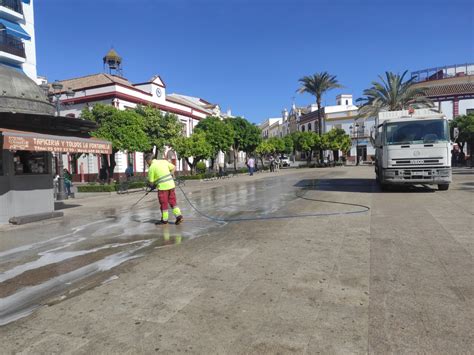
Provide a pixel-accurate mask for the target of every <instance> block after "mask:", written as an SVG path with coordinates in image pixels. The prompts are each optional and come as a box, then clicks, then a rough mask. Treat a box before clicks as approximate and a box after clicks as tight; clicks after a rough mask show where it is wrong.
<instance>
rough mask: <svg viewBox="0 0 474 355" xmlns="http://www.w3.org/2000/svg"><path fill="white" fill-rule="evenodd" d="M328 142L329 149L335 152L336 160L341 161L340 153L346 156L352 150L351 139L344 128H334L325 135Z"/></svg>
mask: <svg viewBox="0 0 474 355" xmlns="http://www.w3.org/2000/svg"><path fill="white" fill-rule="evenodd" d="M323 138H325V139H324V141H327V148H324V149H329V150H332V151H333V155H334V160H336V161H337V160H339V151H342V152H343V153H344V154H345V153H346V152H347V151H348V150H349V149H350V148H351V146H352V140H351V137H350V136H349V135H348V134H347V133H346V132H345V131H344V130H343V129H342V128H333V129H331V130H330V131H329V132H327V133H325V134H324V135H323Z"/></svg>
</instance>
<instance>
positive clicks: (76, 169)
mask: <svg viewBox="0 0 474 355" xmlns="http://www.w3.org/2000/svg"><path fill="white" fill-rule="evenodd" d="M112 60H114V62H112ZM104 63H105V64H106V65H107V66H109V68H110V65H112V68H110V70H109V73H99V74H93V75H88V76H84V77H79V78H72V79H66V80H61V81H59V82H58V83H60V84H61V85H62V90H61V91H60V92H56V93H55V94H56V95H58V97H59V101H60V105H59V109H60V115H62V116H67V117H76V118H77V117H80V115H81V112H82V110H83V109H91V108H92V107H93V106H94V105H95V104H98V103H101V104H104V105H112V106H114V107H116V108H117V109H119V110H127V109H134V108H135V107H137V105H144V106H147V105H149V106H153V107H155V108H158V109H160V110H161V111H163V112H167V113H173V114H175V115H176V116H177V117H178V120H179V122H181V124H182V127H183V135H184V136H187V137H189V136H190V135H191V134H192V133H193V131H194V127H195V126H196V125H197V124H198V123H199V121H200V120H201V119H204V118H206V117H208V116H217V117H221V118H227V117H231V113H230V112H227V113H222V112H221V110H220V107H219V105H216V104H212V103H210V102H208V101H206V100H203V99H201V98H198V97H192V96H186V95H181V94H175V93H171V94H168V93H167V87H166V84H165V82H164V81H163V80H162V79H161V77H160V76H158V75H155V76H153V77H152V78H151V79H150V80H149V81H146V82H142V83H132V82H130V81H129V80H127V79H126V78H124V77H123V76H121V75H120V74H121V70H120V63H121V58H120V57H119V56H118V54H117V53H116V52H115V51H114V50H111V51H109V53H107V55H106V56H105V57H104ZM50 90H51V92H52V93H53V89H52V85H51V89H50ZM166 156H167V158H168V159H169V160H171V161H172V162H173V163H174V164H175V165H176V167H177V170H178V171H187V170H188V166H187V164H186V163H185V161H184V160H180V159H178V157H177V155H176V153H174V152H173V151H172V150H171V149H169V150H167V151H166ZM64 159H67V160H66V161H64V166H67V167H68V168H69V171H70V172H71V173H72V174H73V175H74V178H75V180H79V181H95V180H96V179H97V174H98V173H99V171H100V168H101V166H102V162H101V160H100V157H99V156H93V155H83V156H81V157H79V158H76V157H74V156H68V157H67V158H66V157H65V158H64ZM223 160H224V154H219V156H218V157H217V163H223ZM115 161H116V164H117V165H116V167H115V170H114V171H115V174H116V175H119V176H120V174H124V173H125V170H126V169H127V167H128V166H129V165H131V166H132V167H133V170H134V172H137V173H143V172H145V170H146V167H145V163H144V154H143V153H140V152H118V153H117V154H116V155H115ZM116 177H117V176H116Z"/></svg>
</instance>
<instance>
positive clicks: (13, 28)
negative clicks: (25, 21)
mask: <svg viewBox="0 0 474 355" xmlns="http://www.w3.org/2000/svg"><path fill="white" fill-rule="evenodd" d="M0 24H2V25H3V26H5V29H6V32H7V33H8V34H10V35H12V36H15V37H20V38H23V39H27V40H30V39H31V37H30V35H29V34H28V33H26V31H25V30H24V29H23V28H22V27H21V26H20V25H19V24H17V23H15V22H11V21H8V20H5V19H3V18H0Z"/></svg>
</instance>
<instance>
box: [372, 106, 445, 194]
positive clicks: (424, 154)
mask: <svg viewBox="0 0 474 355" xmlns="http://www.w3.org/2000/svg"><path fill="white" fill-rule="evenodd" d="M371 138H372V139H371V140H372V144H373V145H374V147H375V151H376V152H375V174H376V180H377V182H378V183H379V184H380V185H381V187H382V189H385V188H387V187H388V186H389V185H397V184H398V185H416V184H424V185H438V189H439V190H447V189H448V188H449V184H450V183H451V180H452V172H451V159H450V154H451V153H450V152H451V143H450V139H449V124H448V120H447V119H446V117H445V116H444V115H442V114H440V113H437V112H433V111H431V110H429V109H423V110H418V111H415V112H411V113H409V112H408V111H391V112H381V113H380V114H379V116H378V119H377V120H376V125H375V126H374V131H373V132H372V134H371Z"/></svg>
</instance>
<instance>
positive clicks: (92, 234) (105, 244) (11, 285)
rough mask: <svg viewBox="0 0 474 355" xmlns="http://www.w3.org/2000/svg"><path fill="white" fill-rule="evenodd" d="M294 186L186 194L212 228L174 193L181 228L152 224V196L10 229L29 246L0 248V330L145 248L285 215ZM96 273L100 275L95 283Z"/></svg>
mask: <svg viewBox="0 0 474 355" xmlns="http://www.w3.org/2000/svg"><path fill="white" fill-rule="evenodd" d="M298 181H299V177H295V176H291V175H290V176H285V177H282V178H277V177H272V178H269V179H265V180H255V181H253V182H252V183H248V182H240V183H234V184H227V185H225V186H216V187H212V188H209V189H207V190H199V189H198V190H194V191H192V190H191V191H189V192H187V193H186V195H187V197H188V199H189V201H191V203H192V204H193V206H194V207H195V208H196V209H198V211H199V212H201V213H202V214H204V215H207V216H211V217H213V218H215V219H216V220H218V223H216V221H214V220H209V219H206V218H203V217H202V215H201V214H200V213H198V212H197V211H196V210H195V209H194V208H191V206H190V205H189V204H187V203H186V201H185V200H184V198H183V195H182V192H181V191H178V192H179V197H181V199H180V204H181V205H182V206H183V212H184V215H185V216H186V223H184V224H183V225H180V226H174V225H173V224H172V223H173V222H172V221H171V223H170V225H168V226H157V225H156V223H157V222H158V221H159V219H160V216H159V214H157V212H156V210H155V209H156V204H155V203H156V202H155V197H154V194H151V195H150V196H147V198H146V199H144V200H143V202H142V203H141V204H140V205H138V206H136V208H129V207H128V206H126V204H130V205H133V203H130V201H133V200H134V199H138V198H139V197H141V196H142V194H141V193H139V194H135V195H131V196H127V197H125V198H120V197H122V196H120V197H118V196H117V197H116V199H115V200H114V202H113V203H122V205H121V206H117V207H112V206H113V204H111V205H109V206H106V207H104V206H100V207H99V208H97V207H96V208H94V209H93V215H91V216H88V218H87V219H88V220H91V221H87V223H85V224H79V223H78V222H79V221H82V222H86V221H85V220H83V219H82V218H81V217H78V219H79V220H76V219H75V218H76V217H77V216H74V215H73V216H66V217H65V218H64V220H63V221H61V223H60V224H59V225H58V224H55V223H52V224H51V223H50V224H47V225H46V226H44V225H41V224H39V225H37V226H35V227H25V228H21V229H17V230H16V229H13V230H11V231H9V233H8V239H10V240H11V239H15V240H22V241H28V242H29V243H28V242H27V243H22V245H20V246H17V247H13V248H11V249H6V250H3V249H0V326H1V325H5V324H8V323H10V322H13V321H15V320H17V319H19V318H22V317H25V316H27V315H29V314H31V313H32V312H33V311H34V310H35V309H36V308H38V307H40V306H41V305H42V304H45V303H47V302H50V300H51V299H52V298H53V299H54V298H56V300H58V297H59V300H64V299H66V298H68V297H70V296H71V295H74V294H75V293H77V288H78V287H80V286H78V285H80V284H81V282H84V281H88V279H91V278H93V279H94V282H95V283H96V284H97V283H99V282H102V281H103V280H104V279H106V277H108V275H109V274H110V273H109V271H110V270H112V269H114V268H115V267H117V266H119V265H121V264H123V263H125V262H127V261H129V260H132V259H136V258H140V257H142V256H144V255H145V254H146V253H147V252H149V251H150V250H153V249H157V248H163V247H167V246H172V245H178V244H181V243H182V242H185V241H187V240H189V239H192V238H196V237H199V236H201V235H204V234H206V232H209V231H210V230H211V229H213V228H218V227H222V226H223V225H225V223H222V221H225V220H227V219H228V220H231V221H233V220H236V219H244V220H245V219H249V218H268V217H269V216H270V217H271V216H273V217H277V218H279V217H282V216H285V214H284V211H285V206H286V205H287V204H288V203H290V202H291V201H294V200H296V199H298V198H300V195H301V191H303V192H304V190H305V187H306V185H305V186H297V185H296V183H297V182H298ZM306 184H309V183H306ZM293 185H295V186H294V188H291V187H292V186H293ZM308 186H309V185H308ZM289 187H290V188H289ZM185 189H186V188H185ZM119 198H120V200H119ZM79 201H80V200H79ZM69 206H71V207H70V208H74V207H78V206H81V205H79V204H78V203H74V201H72V202H69V203H63V205H62V208H67V207H69ZM333 209H334V208H333ZM336 210H338V209H337V208H336ZM336 210H335V211H336ZM352 210H353V209H349V211H352ZM282 211H283V213H281V212H282ZM325 211H326V210H325ZM91 212H92V211H91ZM279 212H280V213H279ZM320 212H321V213H326V212H323V211H320ZM362 212H366V210H363V211H362ZM292 213H293V214H294V212H292ZM38 239H40V240H39V241H38ZM3 242H5V240H3V241H2V243H3ZM97 274H103V275H102V277H98V276H97ZM86 284H87V283H86ZM87 287H90V285H89V284H87ZM71 290H74V292H71Z"/></svg>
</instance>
